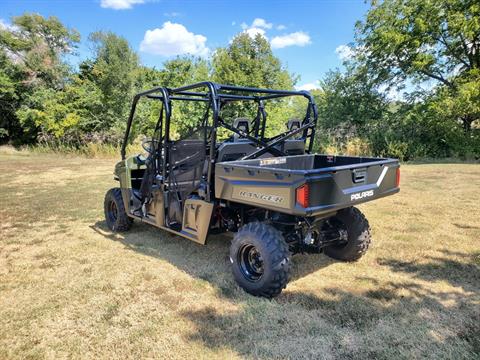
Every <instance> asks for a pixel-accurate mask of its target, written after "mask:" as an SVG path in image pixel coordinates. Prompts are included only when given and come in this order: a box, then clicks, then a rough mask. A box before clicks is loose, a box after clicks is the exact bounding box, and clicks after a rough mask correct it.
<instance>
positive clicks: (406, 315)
mask: <svg viewBox="0 0 480 360" xmlns="http://www.w3.org/2000/svg"><path fill="white" fill-rule="evenodd" d="M91 228H92V229H94V230H95V231H97V232H99V233H100V234H102V235H103V236H105V237H107V238H110V239H112V240H115V241H120V242H121V243H122V244H124V245H125V246H126V247H127V248H128V249H131V250H133V251H136V252H139V253H142V254H145V255H147V256H153V257H155V258H159V259H162V260H166V261H168V262H169V263H171V264H172V265H174V266H176V267H177V268H179V269H180V270H182V271H185V272H186V273H188V274H189V275H191V276H192V277H194V278H197V279H202V280H205V281H208V282H209V283H210V284H212V286H214V287H215V288H216V289H218V296H219V298H220V299H223V300H225V301H227V302H229V303H231V304H235V305H237V307H236V308H237V309H238V310H235V311H232V310H229V311H225V310H222V309H219V308H217V307H215V306H214V305H213V304H212V306H207V307H203V308H201V309H199V310H198V309H191V310H179V311H180V313H179V316H181V317H183V318H184V319H186V320H188V321H189V322H190V323H191V324H192V330H191V332H190V333H189V334H187V335H182V336H185V337H186V340H188V341H194V342H200V343H202V344H203V345H204V346H206V347H208V348H210V349H212V350H214V351H217V350H222V349H226V348H227V349H231V350H233V351H234V352H236V353H238V354H240V355H243V356H247V357H255V358H265V359H267V358H339V359H340V358H346V357H348V358H352V357H354V358H363V359H367V358H369V359H370V358H392V357H393V358H395V357H396V358H398V357H426V358H472V359H473V358H478V355H480V313H479V312H478V308H479V304H480V291H479V290H480V289H479V284H480V283H479V277H478V276H479V263H478V261H479V260H478V254H474V255H469V254H464V253H455V252H451V251H448V250H444V251H443V252H442V253H441V255H440V256H438V257H431V258H427V259H425V260H426V261H424V262H422V263H414V262H401V261H399V260H398V259H395V258H388V259H387V258H385V259H380V260H379V264H380V265H381V266H384V267H387V268H388V269H390V270H391V272H392V276H389V277H387V278H386V279H385V278H380V279H377V278H368V277H366V276H358V277H357V280H358V282H359V283H360V284H362V285H359V287H358V291H355V292H353V291H347V290H344V289H342V288H341V286H338V287H329V288H324V289H321V291H319V292H315V293H312V292H309V291H298V290H295V291H288V289H287V291H284V292H283V293H282V294H281V295H280V296H279V297H277V298H276V299H274V300H272V301H270V300H267V299H261V298H254V297H252V296H249V295H247V294H245V293H244V292H243V291H242V290H241V289H240V288H239V287H238V286H237V285H236V284H235V282H234V280H233V278H232V276H231V273H230V264H229V259H228V248H229V243H230V241H229V238H228V237H226V236H211V237H210V238H209V242H208V246H201V245H197V244H195V243H192V242H190V241H188V240H185V239H181V238H179V237H177V236H171V235H167V234H166V233H165V232H163V231H159V230H158V229H156V228H153V227H150V226H147V225H143V224H135V225H134V227H133V228H132V230H131V231H130V232H128V233H125V234H122V235H117V234H112V233H111V232H109V231H108V229H107V227H106V225H105V223H104V222H97V223H96V224H95V225H93V226H91ZM294 259H295V257H294ZM331 263H333V261H332V260H330V259H328V258H327V257H326V256H323V255H307V256H300V258H299V260H298V261H295V260H294V269H295V270H294V278H293V280H295V279H298V278H300V277H303V276H306V275H308V274H309V273H311V272H313V271H318V270H321V268H322V267H324V266H328V265H329V264H331ZM395 274H399V275H402V276H400V277H396V276H395ZM405 275H406V276H407V277H408V278H409V280H405ZM392 279H394V280H392ZM425 281H428V282H429V283H433V282H438V283H439V284H441V283H442V282H445V283H446V284H447V285H451V286H454V287H455V288H456V289H452V288H451V286H441V285H439V286H435V287H431V286H427V285H425ZM427 284H428V283H427Z"/></svg>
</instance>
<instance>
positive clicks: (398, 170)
mask: <svg viewBox="0 0 480 360" xmlns="http://www.w3.org/2000/svg"><path fill="white" fill-rule="evenodd" d="M399 186H400V168H397V177H396V179H395V187H399Z"/></svg>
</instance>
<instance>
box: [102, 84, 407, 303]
mask: <svg viewBox="0 0 480 360" xmlns="http://www.w3.org/2000/svg"><path fill="white" fill-rule="evenodd" d="M288 97H303V98H304V99H305V100H306V101H305V103H306V109H305V115H304V116H303V118H302V119H301V120H296V119H285V123H286V124H287V126H286V129H287V130H286V131H285V132H280V133H279V134H277V135H275V136H273V137H267V136H266V131H265V129H266V124H267V113H266V111H265V106H266V104H267V103H268V102H271V103H273V104H275V102H278V101H280V100H281V99H286V98H288ZM140 99H150V100H152V101H157V102H160V105H159V107H161V109H160V113H159V117H158V121H157V122H156V125H155V128H154V129H153V130H154V131H153V136H152V137H151V138H147V139H145V140H144V141H143V142H142V146H143V148H144V150H145V152H146V154H145V155H135V156H129V157H127V156H126V146H127V143H128V141H129V138H130V132H131V129H132V123H133V120H134V117H135V110H136V108H137V104H138V102H139V100H140ZM181 102H192V104H193V103H194V104H195V105H199V106H202V107H203V108H202V112H201V114H200V113H199V112H198V111H197V112H192V119H191V121H190V123H191V124H192V125H191V127H190V128H189V129H188V131H182V134H183V135H180V136H179V135H178V132H176V133H175V134H172V127H171V124H172V121H175V119H174V116H173V115H172V112H173V110H174V109H175V106H178V104H185V103H181ZM229 104H230V105H231V104H235V105H239V104H245V105H246V106H247V105H248V106H249V108H250V109H252V107H254V108H255V109H257V111H256V116H254V118H252V119H249V118H245V117H241V118H235V119H233V118H231V117H230V118H228V114H229V113H228V112H226V111H224V110H225V109H226V108H228V105H229ZM245 108H247V107H245ZM183 109H188V107H184V108H183ZM237 109H242V107H241V106H237ZM199 114H200V115H199ZM230 114H231V112H230ZM194 116H196V117H198V119H196V120H195V119H193V117H194ZM316 121H317V110H316V107H315V103H314V100H313V97H312V95H310V94H309V93H308V92H306V91H283V90H270V89H256V88H248V87H238V86H230V85H220V84H215V83H212V82H203V83H198V84H194V85H189V86H184V87H180V88H177V89H170V88H165V87H159V88H155V89H152V90H149V91H145V92H142V93H140V94H137V95H136V96H135V98H134V100H133V105H132V109H131V113H130V116H129V119H128V123H127V128H126V132H125V138H124V142H123V146H122V154H121V155H122V161H120V162H119V163H117V165H116V166H115V179H117V180H118V181H119V182H120V186H119V187H118V188H113V189H111V190H109V191H108V192H107V194H106V196H105V203H104V206H105V217H106V222H107V225H108V227H109V228H110V229H111V230H113V231H126V230H128V229H129V228H130V226H131V224H132V222H133V220H134V219H138V220H140V221H142V222H146V223H148V224H151V225H154V226H156V227H159V228H161V229H164V230H167V231H169V232H172V233H174V234H177V235H180V236H183V237H185V238H187V239H189V240H192V241H195V242H197V243H199V244H205V242H206V239H207V237H208V234H209V233H221V232H232V233H234V236H233V240H232V243H231V247H230V260H231V263H232V269H233V274H234V277H235V280H236V281H237V283H238V284H239V285H240V286H241V287H242V288H243V289H245V290H246V291H247V292H249V293H250V294H253V295H257V296H265V297H274V296H277V295H278V294H280V292H281V291H282V289H284V288H285V287H286V285H287V282H288V279H289V270H290V267H291V264H290V256H291V254H295V253H301V252H317V253H319V252H324V253H325V254H326V255H328V256H330V257H332V258H334V259H339V260H345V261H354V260H358V259H359V258H360V257H361V256H362V255H363V254H364V253H365V252H366V251H367V248H368V246H369V244H370V228H369V225H368V222H367V220H366V219H365V217H364V215H363V214H362V213H361V212H360V211H359V210H358V209H357V208H355V207H354V205H357V204H360V203H363V202H366V201H371V200H374V199H378V198H380V197H383V196H387V195H392V194H394V193H396V192H398V191H399V179H400V169H399V167H400V166H399V163H398V161H397V160H395V159H382V158H367V157H349V156H333V155H317V154H312V153H311V152H312V147H313V141H314V136H315V124H316ZM227 133H228V134H229V135H230V136H229V137H228V136H226V135H225V134H227ZM222 139H223V140H222Z"/></svg>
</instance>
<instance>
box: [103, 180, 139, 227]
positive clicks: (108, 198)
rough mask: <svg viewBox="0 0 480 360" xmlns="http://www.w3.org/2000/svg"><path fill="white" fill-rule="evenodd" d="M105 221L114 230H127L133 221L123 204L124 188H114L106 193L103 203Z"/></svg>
mask: <svg viewBox="0 0 480 360" xmlns="http://www.w3.org/2000/svg"><path fill="white" fill-rule="evenodd" d="M103 208H104V211H105V221H106V223H107V226H108V228H109V229H110V230H112V231H127V230H129V229H130V227H131V226H132V223H133V219H132V218H130V217H129V216H128V215H127V212H126V211H125V205H124V204H123V198H122V190H120V189H119V188H113V189H110V190H108V191H107V193H106V194H105V201H104V204H103Z"/></svg>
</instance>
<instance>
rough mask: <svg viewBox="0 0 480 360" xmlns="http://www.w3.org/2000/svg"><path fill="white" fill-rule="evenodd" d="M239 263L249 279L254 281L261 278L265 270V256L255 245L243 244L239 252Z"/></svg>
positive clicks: (244, 274)
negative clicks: (263, 256)
mask: <svg viewBox="0 0 480 360" xmlns="http://www.w3.org/2000/svg"><path fill="white" fill-rule="evenodd" d="M238 263H239V264H240V271H241V272H242V275H243V276H244V277H245V278H246V279H247V280H249V281H252V282H254V281H258V280H260V279H261V277H262V275H263V272H264V269H263V258H262V256H261V254H260V253H259V252H258V250H257V248H256V247H255V246H253V245H251V244H248V245H243V246H242V247H241V248H240V250H239V252H238Z"/></svg>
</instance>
